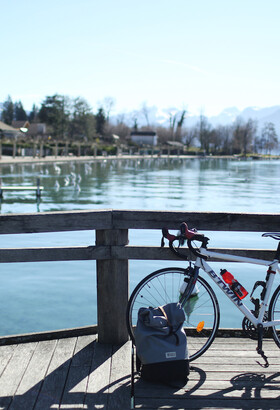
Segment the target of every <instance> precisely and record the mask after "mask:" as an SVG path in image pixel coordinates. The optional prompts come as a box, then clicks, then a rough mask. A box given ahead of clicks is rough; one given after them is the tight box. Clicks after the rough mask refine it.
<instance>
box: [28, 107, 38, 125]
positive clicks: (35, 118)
mask: <svg viewBox="0 0 280 410" xmlns="http://www.w3.org/2000/svg"><path fill="white" fill-rule="evenodd" d="M38 114H39V111H38V108H37V106H36V105H35V104H33V106H32V110H31V111H30V113H29V115H28V121H29V122H30V123H31V122H37V121H38V120H39V117H38Z"/></svg>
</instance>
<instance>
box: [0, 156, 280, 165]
mask: <svg viewBox="0 0 280 410" xmlns="http://www.w3.org/2000/svg"><path fill="white" fill-rule="evenodd" d="M127 159H130V160H133V159H135V160H136V159H138V160H139V159H235V160H238V159H245V158H244V157H240V156H235V155H160V156H158V155H119V156H116V155H111V156H109V155H108V156H96V157H94V156H80V157H78V156H72V155H71V156H70V155H69V156H61V157H60V156H57V157H55V156H51V155H50V156H47V157H43V158H39V157H35V158H34V157H31V156H30V157H27V156H26V157H15V158H13V157H10V156H8V155H2V158H1V159H0V166H1V165H14V164H48V163H67V162H93V161H97V162H100V161H106V160H127ZM247 159H251V160H272V159H280V156H279V155H271V156H269V157H262V156H256V155H251V156H248V157H247Z"/></svg>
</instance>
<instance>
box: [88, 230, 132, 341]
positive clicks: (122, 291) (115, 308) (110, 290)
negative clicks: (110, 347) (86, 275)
mask: <svg viewBox="0 0 280 410" xmlns="http://www.w3.org/2000/svg"><path fill="white" fill-rule="evenodd" d="M127 243H128V230H127V229H118V230H116V229H115V230H110V231H109V230H103V231H101V230H97V231H96V245H97V246H98V245H107V246H113V245H119V246H125V245H127ZM128 297H129V289H128V260H127V259H116V258H113V257H112V256H111V255H110V257H109V258H108V259H106V260H98V261H97V313H98V324H100V326H99V327H98V339H99V341H100V342H101V343H102V342H103V343H113V342H114V341H115V340H117V341H118V343H124V342H125V341H127V340H128V334H127V327H126V320H125V317H126V306H127V301H128Z"/></svg>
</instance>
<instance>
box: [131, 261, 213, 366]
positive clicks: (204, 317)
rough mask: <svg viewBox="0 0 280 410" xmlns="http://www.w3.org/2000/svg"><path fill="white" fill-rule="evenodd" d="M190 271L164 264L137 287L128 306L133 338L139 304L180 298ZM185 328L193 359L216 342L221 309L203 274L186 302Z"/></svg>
mask: <svg viewBox="0 0 280 410" xmlns="http://www.w3.org/2000/svg"><path fill="white" fill-rule="evenodd" d="M188 278H189V274H188V272H187V271H186V270H185V269H182V268H165V269H160V270H158V271H155V272H153V273H151V274H150V275H148V276H147V277H146V278H144V279H143V280H142V281H141V282H140V283H139V284H138V285H137V286H136V288H135V289H134V291H133V292H132V294H131V297H130V299H129V302H128V306H127V314H126V320H127V327H128V331H129V334H130V337H131V339H132V340H134V332H133V328H134V326H135V325H136V323H137V316H138V310H139V309H140V307H148V306H149V307H157V306H162V305H165V304H167V303H172V302H179V299H180V288H181V285H182V284H183V282H184V279H186V280H187V279H188ZM183 309H184V311H185V316H186V320H185V323H184V329H185V332H186V334H187V339H188V350H189V357H190V360H195V359H197V358H198V357H199V356H201V355H202V354H203V353H204V352H205V351H206V350H207V349H208V348H209V347H210V345H211V343H212V342H213V340H214V338H215V336H216V331H217V329H218V327H219V322H220V310H219V305H218V301H217V298H216V295H215V293H214V292H213V290H212V288H211V286H210V285H209V284H208V283H207V282H206V281H205V280H204V279H203V278H201V277H198V279H197V283H196V292H195V294H193V295H192V296H191V297H190V298H189V299H188V301H187V302H186V303H185V304H184V306H183Z"/></svg>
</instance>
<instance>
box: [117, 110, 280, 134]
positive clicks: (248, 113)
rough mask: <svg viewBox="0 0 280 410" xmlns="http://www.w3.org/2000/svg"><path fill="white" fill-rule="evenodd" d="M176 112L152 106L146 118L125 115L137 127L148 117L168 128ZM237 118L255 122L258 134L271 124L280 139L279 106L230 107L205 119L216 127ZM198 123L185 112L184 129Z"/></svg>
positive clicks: (136, 114)
mask: <svg viewBox="0 0 280 410" xmlns="http://www.w3.org/2000/svg"><path fill="white" fill-rule="evenodd" d="M176 112H178V110H176V109H175V108H169V109H164V110H159V109H158V108H157V107H155V106H153V107H149V108H148V110H147V113H146V116H145V115H144V113H143V112H141V111H138V112H133V113H127V114H126V117H130V118H135V117H136V118H137V123H138V125H139V126H146V125H147V116H148V121H149V124H150V125H151V126H158V125H162V126H166V127H168V126H169V122H170V113H171V114H173V115H174V113H176ZM180 114H181V113H180V112H179V115H178V119H179V117H180ZM238 117H241V118H242V119H243V120H244V121H247V120H248V119H252V120H256V122H257V127H258V129H257V132H258V133H260V132H261V129H262V128H263V126H264V124H265V123H268V122H271V123H273V124H274V126H275V130H276V132H277V135H278V136H279V137H280V105H275V106H272V107H265V108H258V107H247V108H245V109H244V110H239V109H238V108H236V107H230V108H226V109H224V110H223V111H222V112H221V113H220V114H219V115H215V116H212V117H207V119H208V121H209V123H210V124H211V125H212V126H213V127H216V126H218V125H230V124H232V123H234V121H235V120H236V119H237V118H238ZM111 119H112V120H113V122H115V121H114V120H117V116H116V117H111ZM198 121H199V115H193V114H191V113H188V112H187V114H186V118H185V122H184V125H185V126H186V127H192V126H194V125H195V124H197V122H198Z"/></svg>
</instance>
